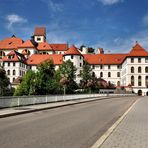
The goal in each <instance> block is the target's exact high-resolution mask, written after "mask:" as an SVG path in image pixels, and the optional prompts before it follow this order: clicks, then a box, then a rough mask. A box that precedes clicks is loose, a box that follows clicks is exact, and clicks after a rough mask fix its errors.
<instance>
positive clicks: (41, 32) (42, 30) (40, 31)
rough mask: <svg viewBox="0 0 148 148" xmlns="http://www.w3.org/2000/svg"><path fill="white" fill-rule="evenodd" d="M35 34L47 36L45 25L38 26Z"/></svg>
mask: <svg viewBox="0 0 148 148" xmlns="http://www.w3.org/2000/svg"><path fill="white" fill-rule="evenodd" d="M34 35H39V36H40V35H41V36H45V35H46V28H45V27H36V28H35V31H34Z"/></svg>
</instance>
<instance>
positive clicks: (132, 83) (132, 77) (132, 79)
mask: <svg viewBox="0 0 148 148" xmlns="http://www.w3.org/2000/svg"><path fill="white" fill-rule="evenodd" d="M131 85H132V86H134V76H131Z"/></svg>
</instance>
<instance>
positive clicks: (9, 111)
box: [0, 97, 109, 118]
mask: <svg viewBox="0 0 148 148" xmlns="http://www.w3.org/2000/svg"><path fill="white" fill-rule="evenodd" d="M102 99H109V97H97V98H90V99H80V100H73V101H64V102H56V103H47V104H39V105H29V106H22V107H13V108H6V109H0V118H4V117H8V116H14V115H19V114H25V113H31V112H36V111H41V110H46V109H51V108H57V107H62V106H68V105H73V104H80V103H85V102H91V101H96V100H102Z"/></svg>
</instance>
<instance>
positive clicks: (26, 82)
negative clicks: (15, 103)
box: [14, 70, 36, 96]
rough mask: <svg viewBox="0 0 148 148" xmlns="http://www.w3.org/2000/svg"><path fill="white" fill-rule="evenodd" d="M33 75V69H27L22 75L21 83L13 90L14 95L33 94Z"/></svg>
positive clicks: (34, 75)
mask: <svg viewBox="0 0 148 148" xmlns="http://www.w3.org/2000/svg"><path fill="white" fill-rule="evenodd" d="M35 77H36V74H35V72H34V71H32V70H29V71H28V72H27V73H26V74H25V75H24V77H23V79H22V82H21V84H20V85H19V86H18V87H17V89H16V90H15V92H14V96H21V95H32V94H35Z"/></svg>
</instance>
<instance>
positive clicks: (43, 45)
mask: <svg viewBox="0 0 148 148" xmlns="http://www.w3.org/2000/svg"><path fill="white" fill-rule="evenodd" d="M37 49H38V50H53V49H52V48H51V46H50V45H49V44H48V43H47V42H42V43H38V47H37Z"/></svg>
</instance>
